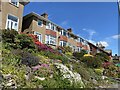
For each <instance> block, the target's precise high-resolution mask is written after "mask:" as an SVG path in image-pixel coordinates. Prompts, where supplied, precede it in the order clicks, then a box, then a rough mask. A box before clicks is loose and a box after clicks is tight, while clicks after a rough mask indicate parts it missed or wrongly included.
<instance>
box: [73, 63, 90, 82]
mask: <svg viewBox="0 0 120 90" xmlns="http://www.w3.org/2000/svg"><path fill="white" fill-rule="evenodd" d="M72 65H73V70H74V71H75V72H77V73H79V74H80V75H81V77H82V78H84V79H85V80H89V79H90V74H89V72H88V71H87V70H86V69H87V68H85V67H84V66H83V65H81V64H79V63H74V64H72Z"/></svg>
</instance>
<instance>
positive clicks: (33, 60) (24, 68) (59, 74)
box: [0, 30, 120, 88]
mask: <svg viewBox="0 0 120 90" xmlns="http://www.w3.org/2000/svg"><path fill="white" fill-rule="evenodd" d="M61 48H62V50H63V54H62V53H60V52H59V50H60V49H61ZM85 54H87V52H86V51H84V50H82V51H81V52H79V53H78V52H74V53H72V51H71V48H70V47H59V48H58V49H53V48H51V47H50V46H48V45H45V44H42V43H41V42H39V41H38V40H37V36H36V35H32V34H24V33H21V34H18V33H17V32H16V31H14V30H3V33H2V60H1V61H0V62H1V63H2V65H1V69H0V88H95V87H98V88H100V87H103V88H105V87H109V85H111V84H114V83H117V82H116V81H115V80H113V79H111V78H109V77H120V72H119V69H118V67H116V66H115V65H114V63H113V62H112V60H110V58H109V57H108V56H107V55H105V54H103V53H99V54H96V55H95V56H85ZM64 55H66V56H67V57H69V58H67V57H65V56H64ZM103 76H105V78H102V77H103Z"/></svg>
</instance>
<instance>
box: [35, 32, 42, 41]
mask: <svg viewBox="0 0 120 90" xmlns="http://www.w3.org/2000/svg"><path fill="white" fill-rule="evenodd" d="M34 34H35V35H37V37H38V40H39V41H40V42H41V43H42V34H40V33H38V32H34Z"/></svg>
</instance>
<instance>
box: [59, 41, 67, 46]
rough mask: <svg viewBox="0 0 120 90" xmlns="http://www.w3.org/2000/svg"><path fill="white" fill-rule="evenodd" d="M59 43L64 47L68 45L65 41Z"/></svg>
mask: <svg viewBox="0 0 120 90" xmlns="http://www.w3.org/2000/svg"><path fill="white" fill-rule="evenodd" d="M59 45H60V46H62V47H64V46H66V45H67V42H65V41H60V43H59Z"/></svg>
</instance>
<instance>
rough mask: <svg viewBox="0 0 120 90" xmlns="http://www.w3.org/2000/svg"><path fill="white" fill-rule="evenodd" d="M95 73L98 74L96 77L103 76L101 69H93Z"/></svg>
mask: <svg viewBox="0 0 120 90" xmlns="http://www.w3.org/2000/svg"><path fill="white" fill-rule="evenodd" d="M95 73H96V74H98V75H102V74H103V68H97V69H95Z"/></svg>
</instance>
